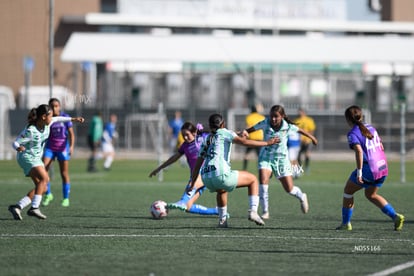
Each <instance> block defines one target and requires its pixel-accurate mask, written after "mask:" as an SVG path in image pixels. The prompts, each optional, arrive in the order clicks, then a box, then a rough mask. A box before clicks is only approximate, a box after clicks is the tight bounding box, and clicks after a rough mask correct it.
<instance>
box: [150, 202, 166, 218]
mask: <svg viewBox="0 0 414 276" xmlns="http://www.w3.org/2000/svg"><path fill="white" fill-rule="evenodd" d="M150 212H151V215H152V217H153V218H154V219H162V218H165V217H166V216H167V215H168V209H167V203H166V202H165V201H163V200H156V201H154V202H153V203H152V204H151V207H150Z"/></svg>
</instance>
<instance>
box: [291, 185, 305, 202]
mask: <svg viewBox="0 0 414 276" xmlns="http://www.w3.org/2000/svg"><path fill="white" fill-rule="evenodd" d="M289 194H291V195H293V196H294V197H297V198H298V199H299V200H302V197H303V193H302V190H301V189H300V188H299V187H296V186H293V188H292V190H291V191H290V192H289Z"/></svg>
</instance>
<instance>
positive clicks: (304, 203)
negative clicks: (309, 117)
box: [243, 105, 318, 219]
mask: <svg viewBox="0 0 414 276" xmlns="http://www.w3.org/2000/svg"><path fill="white" fill-rule="evenodd" d="M258 129H262V130H263V133H264V136H265V138H264V139H265V140H266V139H270V138H272V137H278V138H279V139H280V142H279V143H277V144H274V145H271V146H268V147H264V148H262V149H261V150H260V155H259V179H260V185H259V190H260V203H261V204H262V211H263V213H262V218H263V219H268V218H269V180H270V176H271V175H272V172H273V174H274V175H275V177H277V178H278V179H279V181H280V183H282V186H283V188H284V189H285V191H286V192H287V193H289V194H290V195H292V196H295V197H296V198H298V199H299V201H300V203H301V209H302V212H303V213H307V212H308V210H309V204H308V198H307V195H306V194H305V193H303V192H302V191H301V189H300V188H299V187H297V186H294V184H293V177H292V164H291V163H290V160H289V156H288V147H287V141H288V137H289V134H290V133H291V132H298V133H299V134H302V135H305V136H307V137H309V138H310V139H311V140H312V143H313V144H314V145H316V144H317V143H318V140H317V139H316V138H315V137H314V136H313V135H312V134H310V133H308V132H306V131H304V130H303V129H300V128H298V127H297V126H296V125H295V124H294V123H293V122H292V121H291V120H290V119H289V118H288V116H287V115H286V113H285V109H284V108H283V107H282V106H281V105H274V106H272V107H271V109H270V112H269V117H267V118H266V119H264V120H263V121H261V122H259V123H257V124H256V125H254V126H252V127H251V128H248V129H246V130H244V131H243V135H245V136H248V133H250V132H253V131H255V130H258Z"/></svg>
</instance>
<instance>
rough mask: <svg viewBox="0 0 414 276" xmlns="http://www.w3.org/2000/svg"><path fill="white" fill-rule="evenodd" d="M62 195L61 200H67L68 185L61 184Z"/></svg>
mask: <svg viewBox="0 0 414 276" xmlns="http://www.w3.org/2000/svg"><path fill="white" fill-rule="evenodd" d="M62 193H63V198H69V193H70V183H63V184H62Z"/></svg>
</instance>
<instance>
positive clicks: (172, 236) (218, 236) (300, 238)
mask: <svg viewBox="0 0 414 276" xmlns="http://www.w3.org/2000/svg"><path fill="white" fill-rule="evenodd" d="M0 238H177V239H181V238H185V239H188V238H206V239H209V238H213V239H217V238H231V239H239V238H242V239H278V240H324V241H329V240H331V241H335V240H339V241H372V242H381V241H382V242H404V243H411V245H414V240H411V239H375V238H340V237H339V238H335V237H320V238H317V237H295V236H259V235H255V236H250V235H197V234H188V235H175V234H153V235H149V234H0Z"/></svg>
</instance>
